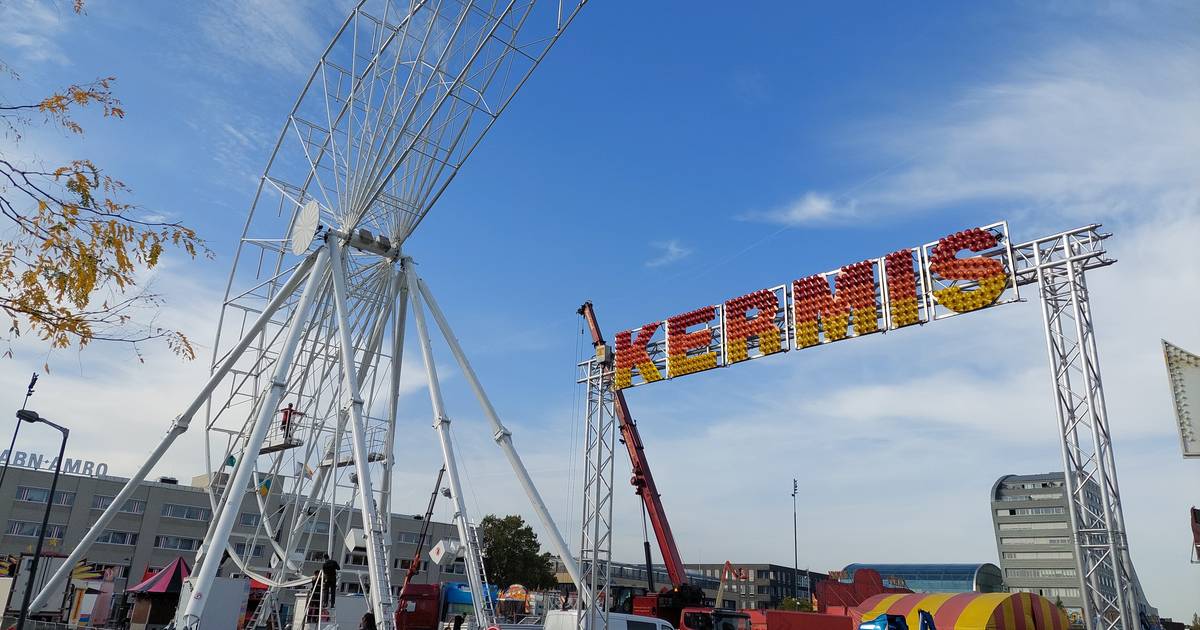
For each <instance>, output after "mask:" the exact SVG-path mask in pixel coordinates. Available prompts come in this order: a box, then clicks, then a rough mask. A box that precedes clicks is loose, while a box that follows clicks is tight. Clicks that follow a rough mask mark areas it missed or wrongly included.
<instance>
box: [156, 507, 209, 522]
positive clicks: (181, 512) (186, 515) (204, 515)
mask: <svg viewBox="0 0 1200 630" xmlns="http://www.w3.org/2000/svg"><path fill="white" fill-rule="evenodd" d="M162 515H163V516H166V517H168V518H181V519H184V520H188V521H211V520H212V510H210V509H208V508H205V507H197V506H194V505H176V504H174V503H164V504H163V506H162Z"/></svg>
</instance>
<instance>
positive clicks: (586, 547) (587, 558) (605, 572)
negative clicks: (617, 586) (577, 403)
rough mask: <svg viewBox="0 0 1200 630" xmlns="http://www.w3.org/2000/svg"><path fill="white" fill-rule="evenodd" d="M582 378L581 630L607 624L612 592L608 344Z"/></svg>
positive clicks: (612, 417)
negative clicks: (583, 389) (583, 384)
mask: <svg viewBox="0 0 1200 630" xmlns="http://www.w3.org/2000/svg"><path fill="white" fill-rule="evenodd" d="M579 370H580V378H579V382H580V383H585V384H586V387H587V394H586V395H587V399H586V401H585V404H586V407H587V409H586V413H585V418H584V433H583V440H584V461H583V468H584V473H583V519H582V527H581V530H582V531H581V535H580V544H579V568H580V571H581V572H582V583H583V584H585V585H586V586H587V590H586V591H583V590H581V591H580V592H579V596H578V597H577V598H576V602H575V610H576V612H577V625H578V628H579V630H602V629H605V630H606V629H607V628H608V609H609V608H610V606H611V602H610V601H609V598H611V597H612V589H611V588H609V587H610V586H611V583H612V568H611V562H610V561H611V560H612V511H613V501H612V499H613V457H614V449H615V447H616V436H617V416H616V410H615V409H614V408H613V388H612V383H613V362H612V356H611V354H610V353H609V351H608V346H599V347H597V348H596V355H595V356H594V357H592V358H591V359H590V360H588V361H585V362H583V363H580V364H579Z"/></svg>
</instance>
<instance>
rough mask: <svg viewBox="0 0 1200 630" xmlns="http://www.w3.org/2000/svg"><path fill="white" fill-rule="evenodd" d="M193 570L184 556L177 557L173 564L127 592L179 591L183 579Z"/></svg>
mask: <svg viewBox="0 0 1200 630" xmlns="http://www.w3.org/2000/svg"><path fill="white" fill-rule="evenodd" d="M190 574H191V571H190V570H189V569H188V565H187V562H184V560H183V556H180V557H178V558H175V559H174V560H172V561H171V564H168V565H167V566H165V567H163V569H162V570H161V571H159V572H158V573H155V574H154V575H152V576H150V577H149V578H147V579H146V580H144V581H143V582H142V583H141V584H137V585H134V586H132V587H130V588H128V589H126V592H127V593H178V592H179V591H180V590H181V589H182V588H183V580H184V578H186V577H187V576H188V575H190Z"/></svg>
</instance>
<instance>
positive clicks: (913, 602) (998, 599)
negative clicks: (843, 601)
mask: <svg viewBox="0 0 1200 630" xmlns="http://www.w3.org/2000/svg"><path fill="white" fill-rule="evenodd" d="M921 610H924V611H926V612H928V613H929V614H931V615H933V621H934V624H935V625H936V626H937V630H1067V615H1066V613H1064V612H1063V611H1062V610H1061V609H1059V608H1058V607H1057V606H1055V605H1054V604H1053V603H1052V602H1051V601H1050V600H1048V599H1046V598H1045V597H1042V596H1040V595H1034V594H1032V593H907V594H889V593H884V594H882V595H876V596H874V597H871V598H869V599H867V600H866V601H864V602H863V603H862V604H860V605H858V606H856V607H855V609H854V612H855V622H856V623H861V622H862V621H863V620H870V619H874V618H875V617H878V616H879V615H882V614H884V613H887V614H889V615H903V616H904V617H905V620H906V621H907V622H908V627H909V628H911V630H917V629H918V628H920V627H921V622H920V619H919V617H918V611H921Z"/></svg>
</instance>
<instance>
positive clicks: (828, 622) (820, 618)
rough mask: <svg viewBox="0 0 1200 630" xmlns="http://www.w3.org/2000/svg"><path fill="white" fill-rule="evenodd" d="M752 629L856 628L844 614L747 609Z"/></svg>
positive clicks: (841, 629)
mask: <svg viewBox="0 0 1200 630" xmlns="http://www.w3.org/2000/svg"><path fill="white" fill-rule="evenodd" d="M743 612H747V613H750V627H751V629H752V630H854V621H853V620H852V619H851V618H850V617H846V616H843V615H826V614H822V613H811V612H796V611H792V610H747V611H743Z"/></svg>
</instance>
